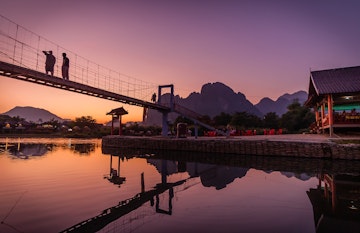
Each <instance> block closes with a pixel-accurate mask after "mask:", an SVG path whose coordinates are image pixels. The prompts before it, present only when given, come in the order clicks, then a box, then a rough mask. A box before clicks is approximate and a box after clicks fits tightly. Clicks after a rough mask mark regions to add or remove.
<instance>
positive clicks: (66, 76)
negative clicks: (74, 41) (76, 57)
mask: <svg viewBox="0 0 360 233" xmlns="http://www.w3.org/2000/svg"><path fill="white" fill-rule="evenodd" d="M62 55H63V64H62V67H61V72H62V77H63V79H65V80H69V64H70V61H69V58H68V57H67V56H66V53H63V54H62Z"/></svg>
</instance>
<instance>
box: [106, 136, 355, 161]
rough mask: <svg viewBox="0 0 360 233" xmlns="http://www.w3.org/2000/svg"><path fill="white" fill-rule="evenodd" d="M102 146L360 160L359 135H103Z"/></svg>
mask: <svg viewBox="0 0 360 233" xmlns="http://www.w3.org/2000/svg"><path fill="white" fill-rule="evenodd" d="M102 147H105V148H138V149H147V150H149V153H150V152H151V151H152V150H167V151H185V152H186V151H188V152H200V153H218V154H234V155H259V156H281V157H297V158H320V159H346V160H360V137H358V136H338V137H332V138H330V137H328V136H327V135H317V134H287V135H258V136H240V137H229V138H226V137H199V138H196V139H195V138H194V137H189V138H164V137H129V136H114V135H112V136H105V137H103V138H102Z"/></svg>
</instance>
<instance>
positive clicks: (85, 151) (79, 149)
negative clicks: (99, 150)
mask: <svg viewBox="0 0 360 233" xmlns="http://www.w3.org/2000/svg"><path fill="white" fill-rule="evenodd" d="M71 149H72V150H74V152H76V153H78V154H80V155H89V154H90V153H91V152H93V151H95V145H94V144H91V143H77V144H72V145H71Z"/></svg>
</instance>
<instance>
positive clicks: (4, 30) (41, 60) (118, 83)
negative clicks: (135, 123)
mask: <svg viewBox="0 0 360 233" xmlns="http://www.w3.org/2000/svg"><path fill="white" fill-rule="evenodd" d="M44 50H46V51H49V50H51V51H52V52H53V55H54V56H55V58H56V63H55V67H54V76H56V77H57V78H61V77H62V75H61V66H62V60H63V59H62V53H66V54H67V57H68V58H69V59H70V69H69V76H70V80H71V81H74V82H78V83H81V84H85V85H89V86H92V87H96V88H99V89H103V90H107V91H110V92H114V93H117V94H121V95H125V96H129V97H132V98H136V99H140V100H144V101H150V99H151V96H152V94H153V93H156V92H157V88H158V85H157V84H154V83H150V82H145V81H142V80H140V79H137V78H133V77H131V76H128V75H124V74H122V73H120V72H117V71H114V70H112V69H109V68H106V67H104V66H102V65H99V64H97V63H95V62H92V61H90V60H88V59H86V58H84V57H82V56H79V55H78V54H76V53H74V52H72V51H69V50H67V49H65V48H63V47H61V46H59V45H57V44H56V43H54V42H51V41H49V40H47V39H45V38H43V37H41V36H39V35H37V34H36V33H34V32H32V31H30V30H28V29H26V28H24V27H22V26H20V25H18V24H16V23H14V22H12V21H11V20H9V19H7V18H6V17H3V16H1V15H0V60H1V61H4V62H8V63H10V64H14V65H18V66H22V67H25V68H29V69H32V70H36V71H39V72H43V73H45V58H46V57H45V55H44V54H43V52H42V51H44ZM56 77H55V78H56Z"/></svg>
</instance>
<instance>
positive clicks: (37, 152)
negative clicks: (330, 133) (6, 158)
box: [5, 143, 54, 159]
mask: <svg viewBox="0 0 360 233" xmlns="http://www.w3.org/2000/svg"><path fill="white" fill-rule="evenodd" d="M53 148H54V145H51V144H49V145H48V144H20V143H18V144H17V145H8V146H7V147H5V150H7V151H8V153H9V154H10V155H12V156H13V157H14V158H18V159H29V158H31V157H37V156H44V155H45V154H46V153H47V152H48V151H52V150H53Z"/></svg>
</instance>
